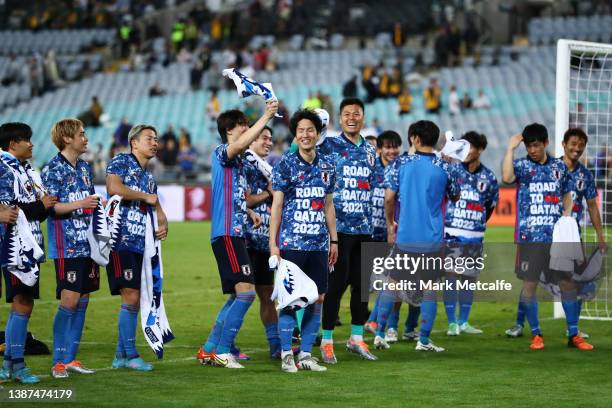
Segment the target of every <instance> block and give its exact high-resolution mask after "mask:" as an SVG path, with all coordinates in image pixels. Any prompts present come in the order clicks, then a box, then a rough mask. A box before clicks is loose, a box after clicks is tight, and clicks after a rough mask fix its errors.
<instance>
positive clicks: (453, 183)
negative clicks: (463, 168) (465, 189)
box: [446, 163, 461, 197]
mask: <svg viewBox="0 0 612 408" xmlns="http://www.w3.org/2000/svg"><path fill="white" fill-rule="evenodd" d="M458 166H460V165H458V164H455V163H453V164H450V165H449V166H448V167H447V168H446V175H447V176H448V181H447V182H446V194H447V195H448V196H449V197H455V196H457V195H459V193H461V186H459V183H458V181H457V180H458V179H459V177H458Z"/></svg>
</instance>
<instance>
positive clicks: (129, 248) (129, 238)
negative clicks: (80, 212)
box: [106, 124, 168, 371]
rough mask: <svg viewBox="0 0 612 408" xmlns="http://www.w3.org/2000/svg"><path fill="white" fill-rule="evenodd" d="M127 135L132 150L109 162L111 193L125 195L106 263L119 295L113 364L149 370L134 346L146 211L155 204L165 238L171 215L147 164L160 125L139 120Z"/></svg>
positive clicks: (157, 234) (160, 233) (112, 289)
mask: <svg viewBox="0 0 612 408" xmlns="http://www.w3.org/2000/svg"><path fill="white" fill-rule="evenodd" d="M128 141H129V143H130V151H131V152H130V153H120V154H118V155H117V156H115V157H113V158H112V159H111V161H110V162H109V163H108V166H107V168H106V190H107V192H108V195H109V197H110V196H113V195H118V196H121V197H122V201H121V206H120V208H121V221H120V225H119V229H120V231H119V236H120V238H119V239H117V242H115V245H114V246H113V248H112V251H111V254H110V262H109V263H108V266H107V267H106V272H107V275H108V284H109V287H110V292H111V295H113V296H116V295H121V309H120V311H119V336H118V340H117V349H116V352H115V358H114V359H113V363H112V368H129V369H132V370H136V371H151V370H152V369H153V366H152V365H151V364H149V363H147V362H145V361H144V360H143V359H142V358H141V357H140V355H139V354H138V351H137V350H136V326H137V324H138V322H137V319H138V311H139V309H140V287H141V279H140V278H141V271H142V261H143V253H144V249H145V231H146V225H147V224H146V223H147V214H148V213H149V211H153V210H155V211H156V213H157V221H158V229H157V231H155V238H156V239H160V240H164V239H166V237H167V235H168V220H167V218H166V214H165V213H164V210H163V209H162V207H161V205H160V203H159V199H158V196H157V184H156V183H155V180H154V179H153V175H152V174H151V173H150V172H149V171H148V170H147V164H148V163H149V160H151V159H152V158H153V157H155V154H156V153H157V146H158V143H159V142H158V138H157V130H156V129H155V127H153V126H151V125H146V124H141V125H136V126H134V127H133V128H132V129H131V130H130V132H129V133H128Z"/></svg>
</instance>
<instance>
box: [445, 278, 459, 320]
mask: <svg viewBox="0 0 612 408" xmlns="http://www.w3.org/2000/svg"><path fill="white" fill-rule="evenodd" d="M446 282H448V283H449V286H450V288H448V287H445V289H444V295H443V298H444V309H445V310H446V317H447V318H448V324H452V323H457V300H458V299H457V294H458V292H457V278H455V277H454V276H453V277H448V276H447V277H446Z"/></svg>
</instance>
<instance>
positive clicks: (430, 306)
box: [419, 291, 438, 344]
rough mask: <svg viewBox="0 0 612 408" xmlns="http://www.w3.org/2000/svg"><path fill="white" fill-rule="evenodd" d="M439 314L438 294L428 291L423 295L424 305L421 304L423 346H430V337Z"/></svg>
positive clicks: (421, 340)
mask: <svg viewBox="0 0 612 408" xmlns="http://www.w3.org/2000/svg"><path fill="white" fill-rule="evenodd" d="M437 312H438V302H437V301H436V292H433V291H426V292H425V293H424V294H423V303H421V335H420V339H419V340H420V342H421V343H423V344H429V335H430V334H431V330H432V329H433V325H434V322H435V321H436V313H437Z"/></svg>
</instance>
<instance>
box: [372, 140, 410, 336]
mask: <svg viewBox="0 0 612 408" xmlns="http://www.w3.org/2000/svg"><path fill="white" fill-rule="evenodd" d="M401 145H402V139H401V137H400V135H399V134H397V132H394V131H392V130H387V131H385V132H382V133H381V134H380V135H378V138H376V153H377V156H378V157H377V159H376V167H375V169H374V181H373V184H372V226H373V232H372V241H374V242H387V221H386V220H385V188H384V181H385V169H386V168H387V166H388V165H389V164H390V163H391V162H392V161H393V160H395V159H396V158H397V156H399V153H400V147H401ZM379 295H380V294H379ZM378 298H379V296H377V297H376V302H375V303H374V308H373V309H372V312H371V313H370V317H369V318H368V322H367V323H366V327H365V328H366V329H367V330H369V331H374V333H376V331H377V329H380V331H381V332H384V330H385V328H384V327H382V328H378V327H377V324H376V318H377V315H378ZM398 306H399V305H396V307H395V308H394V310H393V313H395V314H397V315H399V307H398ZM395 322H396V326H394V328H393V327H390V328H389V335H390V336H391V337H390V341H397V320H395ZM393 335H395V337H394V340H393ZM383 337H385V335H384V334H383ZM381 339H382V337H381ZM376 342H377V339H376V338H375V339H374V344H375V345H376Z"/></svg>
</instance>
